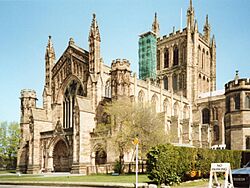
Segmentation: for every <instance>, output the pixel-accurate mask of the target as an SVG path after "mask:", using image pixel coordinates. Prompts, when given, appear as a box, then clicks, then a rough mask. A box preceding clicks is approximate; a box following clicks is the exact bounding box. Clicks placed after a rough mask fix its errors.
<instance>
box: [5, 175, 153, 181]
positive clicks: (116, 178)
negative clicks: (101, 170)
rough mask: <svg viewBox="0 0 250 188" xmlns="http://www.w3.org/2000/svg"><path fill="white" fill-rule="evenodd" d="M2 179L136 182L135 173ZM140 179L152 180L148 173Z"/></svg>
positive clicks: (10, 177) (10, 178) (8, 179)
mask: <svg viewBox="0 0 250 188" xmlns="http://www.w3.org/2000/svg"><path fill="white" fill-rule="evenodd" d="M0 181H39V182H44V181H48V182H50V181H51V182H56V181H58V182H65V181H66V182H119V183H135V175H119V176H112V175H89V176H84V175H83V176H79V175H78V176H57V177H56V176H52V177H45V176H43V175H21V176H13V175H1V176H0ZM138 181H139V182H140V183H146V182H149V181H150V180H149V179H148V177H147V175H139V177H138Z"/></svg>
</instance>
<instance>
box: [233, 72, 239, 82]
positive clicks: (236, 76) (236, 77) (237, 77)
mask: <svg viewBox="0 0 250 188" xmlns="http://www.w3.org/2000/svg"><path fill="white" fill-rule="evenodd" d="M239 78H240V76H239V70H236V71H235V77H234V80H238V79H239Z"/></svg>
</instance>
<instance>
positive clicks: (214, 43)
mask: <svg viewBox="0 0 250 188" xmlns="http://www.w3.org/2000/svg"><path fill="white" fill-rule="evenodd" d="M211 45H212V46H216V42H215V36H214V35H213V37H212V44H211Z"/></svg>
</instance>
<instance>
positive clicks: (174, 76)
mask: <svg viewBox="0 0 250 188" xmlns="http://www.w3.org/2000/svg"><path fill="white" fill-rule="evenodd" d="M172 79H173V90H174V91H177V88H178V84H177V80H178V77H177V75H176V74H173V78H172Z"/></svg>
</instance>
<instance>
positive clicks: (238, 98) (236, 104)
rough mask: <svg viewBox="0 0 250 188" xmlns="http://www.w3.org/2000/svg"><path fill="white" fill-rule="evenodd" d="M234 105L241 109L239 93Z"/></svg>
mask: <svg viewBox="0 0 250 188" xmlns="http://www.w3.org/2000/svg"><path fill="white" fill-rule="evenodd" d="M234 106H235V110H239V109H240V94H239V93H237V94H235V96H234Z"/></svg>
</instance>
